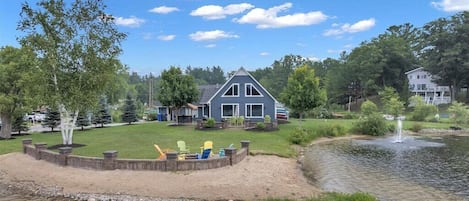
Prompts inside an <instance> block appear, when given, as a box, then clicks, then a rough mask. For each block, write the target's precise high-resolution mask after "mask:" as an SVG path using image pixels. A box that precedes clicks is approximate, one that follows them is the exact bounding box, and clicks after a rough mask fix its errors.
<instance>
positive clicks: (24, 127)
mask: <svg viewBox="0 0 469 201" xmlns="http://www.w3.org/2000/svg"><path fill="white" fill-rule="evenodd" d="M28 130H29V127H28V122H27V121H25V120H24V118H23V117H22V116H21V115H18V116H17V117H16V118H15V121H14V122H13V125H12V131H13V132H18V135H21V131H28Z"/></svg>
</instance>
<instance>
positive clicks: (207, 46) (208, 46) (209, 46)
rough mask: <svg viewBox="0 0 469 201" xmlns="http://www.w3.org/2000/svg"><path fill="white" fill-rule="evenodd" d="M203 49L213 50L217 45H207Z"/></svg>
mask: <svg viewBox="0 0 469 201" xmlns="http://www.w3.org/2000/svg"><path fill="white" fill-rule="evenodd" d="M205 47H206V48H214V47H217V44H208V45H206V46H205Z"/></svg>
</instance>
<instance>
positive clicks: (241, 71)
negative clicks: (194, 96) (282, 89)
mask: <svg viewBox="0 0 469 201" xmlns="http://www.w3.org/2000/svg"><path fill="white" fill-rule="evenodd" d="M236 76H249V77H250V78H251V79H252V80H253V81H254V82H255V83H256V84H257V85H259V86H260V87H261V88H262V90H263V91H264V92H265V93H267V95H268V96H269V97H270V98H272V99H273V100H274V102H275V103H278V101H277V99H275V97H274V96H272V95H271V94H270V93H269V91H267V89H265V88H264V86H262V85H261V83H259V82H258V81H257V80H256V78H254V77H253V76H252V75H251V74H249V73H248V72H247V71H246V70H244V68H243V67H241V68H240V69H239V70H238V71H237V72H236V73H235V74H234V75H233V76H231V77H230V79H228V81H226V82H225V84H223V86H221V87H220V88H219V89H218V91H217V92H215V93H214V94H213V95H212V97H210V99H209V100H208V101H207V103H210V102H211V101H212V99H213V98H214V97H215V96H216V95H217V94H219V93H220V91H221V90H222V89H223V88H224V87H225V86H226V85H227V84H228V83H230V81H231V80H232V79H233V78H234V77H236Z"/></svg>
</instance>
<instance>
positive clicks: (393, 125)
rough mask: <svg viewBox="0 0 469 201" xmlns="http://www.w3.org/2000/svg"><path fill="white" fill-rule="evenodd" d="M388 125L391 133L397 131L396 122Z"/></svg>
mask: <svg viewBox="0 0 469 201" xmlns="http://www.w3.org/2000/svg"><path fill="white" fill-rule="evenodd" d="M386 126H387V127H388V131H389V132H391V133H394V132H396V124H395V123H394V121H393V123H388V124H386Z"/></svg>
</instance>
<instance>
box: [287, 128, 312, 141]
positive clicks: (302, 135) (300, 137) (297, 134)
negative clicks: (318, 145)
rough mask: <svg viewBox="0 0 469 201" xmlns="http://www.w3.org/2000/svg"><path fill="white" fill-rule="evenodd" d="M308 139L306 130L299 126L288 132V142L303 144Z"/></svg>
mask: <svg viewBox="0 0 469 201" xmlns="http://www.w3.org/2000/svg"><path fill="white" fill-rule="evenodd" d="M307 140H308V132H307V131H306V130H304V129H301V128H295V130H293V132H292V133H290V142H291V143H292V144H304V143H305V142H306V141H307Z"/></svg>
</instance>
